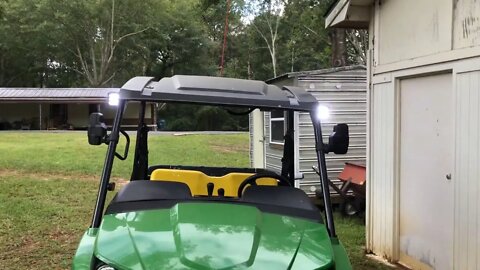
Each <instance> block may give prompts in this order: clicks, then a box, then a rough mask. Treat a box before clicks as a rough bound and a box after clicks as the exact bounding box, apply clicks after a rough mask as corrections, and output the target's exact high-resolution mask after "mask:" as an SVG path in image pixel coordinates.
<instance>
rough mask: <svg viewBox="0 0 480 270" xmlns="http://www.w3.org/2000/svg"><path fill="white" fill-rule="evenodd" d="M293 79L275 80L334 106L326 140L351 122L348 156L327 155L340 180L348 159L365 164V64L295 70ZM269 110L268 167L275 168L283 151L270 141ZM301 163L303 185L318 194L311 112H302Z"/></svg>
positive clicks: (334, 177) (331, 170) (325, 129)
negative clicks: (334, 128)
mask: <svg viewBox="0 0 480 270" xmlns="http://www.w3.org/2000/svg"><path fill="white" fill-rule="evenodd" d="M290 76H292V77H293V78H292V77H290V78H288V79H282V80H278V81H274V84H276V85H279V86H283V85H294V86H299V87H303V88H305V89H306V90H307V91H309V92H311V93H312V94H313V95H314V96H315V97H316V98H317V99H318V100H319V101H320V102H322V103H323V104H325V105H326V106H327V107H329V108H330V112H331V119H329V121H325V122H323V123H322V131H323V133H324V134H323V140H324V142H327V141H328V136H329V134H330V133H331V132H332V130H333V126H334V125H335V124H338V123H347V124H348V125H349V128H350V135H351V137H350V148H349V153H348V154H347V155H334V154H327V166H328V175H329V177H330V179H332V181H333V182H334V183H339V181H338V180H337V175H338V174H339V173H340V172H341V170H342V169H343V165H344V164H345V162H357V163H365V161H366V149H365V148H366V107H367V105H366V87H367V85H366V70H365V68H364V67H360V66H357V67H343V68H335V69H327V70H318V71H307V72H299V73H292V74H291V75H290ZM269 116H270V115H269V113H265V122H264V124H265V147H266V149H265V159H266V168H267V169H272V170H275V171H280V169H281V158H282V155H283V151H282V150H279V149H277V148H272V147H271V146H270V144H269V141H270V138H269V136H270V126H269V125H270V121H269V120H270V117H269ZM296 130H297V131H298V142H299V143H298V145H299V148H298V152H299V157H298V162H299V166H298V168H297V172H300V173H303V175H304V178H303V179H302V180H300V188H301V189H303V190H304V191H305V192H306V193H307V194H309V195H311V196H312V195H314V194H315V190H316V189H318V188H320V180H319V177H318V175H316V174H315V173H314V172H313V169H312V166H313V165H317V158H316V154H315V137H314V135H313V126H312V122H311V120H310V114H308V113H303V112H301V113H298V127H296Z"/></svg>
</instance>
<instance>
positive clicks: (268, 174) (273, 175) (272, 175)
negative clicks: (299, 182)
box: [238, 172, 292, 198]
mask: <svg viewBox="0 0 480 270" xmlns="http://www.w3.org/2000/svg"><path fill="white" fill-rule="evenodd" d="M260 178H273V179H277V180H278V181H279V184H281V185H282V184H283V186H289V187H291V186H292V184H291V183H290V180H288V179H287V178H286V177H285V176H282V175H279V174H277V173H274V172H262V173H257V174H254V175H251V176H249V177H247V178H246V179H245V180H243V182H242V183H241V184H240V185H239V186H238V198H240V197H242V193H243V190H244V189H245V187H246V186H247V185H249V184H250V185H252V186H256V185H257V180H258V179H260Z"/></svg>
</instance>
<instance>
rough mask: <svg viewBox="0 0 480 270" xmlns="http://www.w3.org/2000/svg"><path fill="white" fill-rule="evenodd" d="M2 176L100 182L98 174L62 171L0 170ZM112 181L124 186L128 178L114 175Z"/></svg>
mask: <svg viewBox="0 0 480 270" xmlns="http://www.w3.org/2000/svg"><path fill="white" fill-rule="evenodd" d="M0 177H26V178H31V179H38V180H42V181H51V180H58V179H61V180H75V181H78V180H80V181H94V182H98V181H99V179H100V177H99V176H96V175H81V174H61V173H42V172H40V173H31V172H24V171H17V170H0ZM111 181H113V182H118V183H120V184H119V185H120V186H123V185H125V184H126V183H127V180H126V179H124V178H121V177H112V178H111Z"/></svg>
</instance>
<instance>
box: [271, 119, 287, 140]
mask: <svg viewBox="0 0 480 270" xmlns="http://www.w3.org/2000/svg"><path fill="white" fill-rule="evenodd" d="M284 135H285V113H284V111H272V112H270V143H273V144H283V137H284Z"/></svg>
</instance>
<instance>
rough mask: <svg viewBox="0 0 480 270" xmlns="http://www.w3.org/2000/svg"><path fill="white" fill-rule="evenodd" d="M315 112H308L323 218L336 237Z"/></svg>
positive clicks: (323, 155) (320, 136)
mask: <svg viewBox="0 0 480 270" xmlns="http://www.w3.org/2000/svg"><path fill="white" fill-rule="evenodd" d="M315 113H316V112H314V111H313V112H310V118H311V119H312V123H313V131H314V134H315V149H316V153H317V160H318V171H319V173H320V185H321V186H322V197H323V204H324V206H325V220H326V222H327V229H328V233H329V234H330V237H336V236H337V234H336V232H335V224H334V222H333V210H332V202H331V200H330V187H329V185H328V182H329V181H328V174H327V163H326V161H325V152H324V149H323V148H324V145H323V137H322V126H321V124H320V121H319V120H318V119H317V117H316V115H315Z"/></svg>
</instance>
